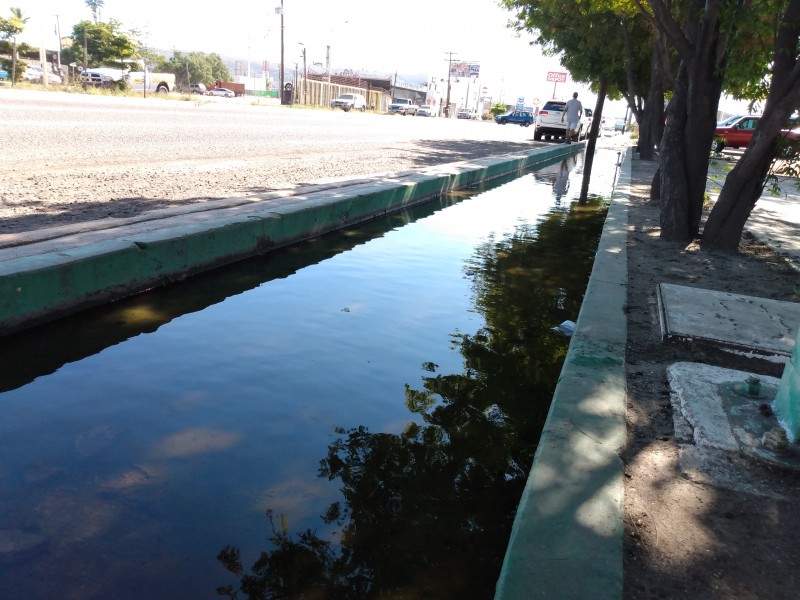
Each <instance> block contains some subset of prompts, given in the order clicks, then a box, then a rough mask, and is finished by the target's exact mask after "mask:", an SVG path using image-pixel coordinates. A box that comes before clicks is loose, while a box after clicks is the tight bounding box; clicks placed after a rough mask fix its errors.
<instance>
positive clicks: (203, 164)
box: [0, 88, 538, 233]
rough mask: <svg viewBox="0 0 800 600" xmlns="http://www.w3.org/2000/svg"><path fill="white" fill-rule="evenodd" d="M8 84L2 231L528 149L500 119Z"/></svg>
mask: <svg viewBox="0 0 800 600" xmlns="http://www.w3.org/2000/svg"><path fill="white" fill-rule="evenodd" d="M254 102H256V101H254V100H253V99H252V98H240V99H223V98H217V99H211V98H205V97H197V98H195V99H192V100H165V99H161V98H146V99H145V98H115V97H104V96H91V95H85V94H67V93H63V92H47V91H41V92H40V91H20V90H13V89H9V88H0V126H2V131H3V135H2V137H0V172H2V173H3V178H2V180H1V181H0V233H11V232H15V231H26V230H32V229H39V228H42V227H49V226H52V225H55V224H60V223H69V222H76V221H83V220H91V219H97V218H102V217H107V216H115V217H116V216H119V217H125V216H132V215H134V214H137V213H139V212H142V211H144V210H150V209H153V208H162V207H165V206H174V205H177V204H185V203H191V202H202V201H204V200H207V199H211V198H227V197H232V196H242V195H250V194H258V193H264V192H268V191H273V190H276V189H291V188H294V187H297V186H299V185H303V184H308V183H316V182H320V181H325V180H329V179H335V178H343V177H355V176H368V175H379V174H381V175H383V174H387V173H392V172H402V171H408V170H410V169H414V168H418V167H422V166H425V165H433V164H441V163H449V162H455V161H458V160H467V159H470V158H474V157H479V156H486V155H487V154H501V153H506V152H510V151H515V150H520V149H530V148H531V147H533V146H535V145H537V144H538V143H536V142H533V140H532V138H533V130H532V129H531V128H522V127H519V126H513V125H506V126H501V125H497V124H495V123H493V122H481V121H471V120H458V119H442V118H425V117H411V116H409V117H403V116H399V115H398V116H389V115H378V114H370V113H356V112H352V111H351V112H349V113H344V112H342V111H331V110H305V109H300V108H290V107H281V106H278V105H275V104H273V103H270V104H266V103H264V102H266V101H263V100H262V104H254Z"/></svg>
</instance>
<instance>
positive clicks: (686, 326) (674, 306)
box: [658, 283, 800, 362]
mask: <svg viewBox="0 0 800 600" xmlns="http://www.w3.org/2000/svg"><path fill="white" fill-rule="evenodd" d="M658 301H659V314H660V318H661V330H662V335H663V336H664V338H665V339H667V338H682V339H692V340H704V341H707V342H709V343H713V344H716V345H719V346H721V347H724V348H728V349H732V350H745V351H749V352H753V353H756V354H760V355H763V356H778V357H779V361H780V362H786V361H787V360H788V358H789V357H790V356H791V354H792V349H793V348H794V343H795V336H796V335H797V331H798V329H800V304H798V303H795V302H782V301H779V300H770V299H767V298H758V297H755V296H744V295H741V294H731V293H728V292H718V291H715V290H704V289H701V288H693V287H686V286H681V285H674V284H668V283H662V284H659V286H658Z"/></svg>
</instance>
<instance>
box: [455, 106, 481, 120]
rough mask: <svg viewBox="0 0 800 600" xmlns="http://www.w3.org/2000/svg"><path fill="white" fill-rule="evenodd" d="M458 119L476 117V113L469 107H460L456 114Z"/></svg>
mask: <svg viewBox="0 0 800 600" xmlns="http://www.w3.org/2000/svg"><path fill="white" fill-rule="evenodd" d="M456 116H457V117H458V118H459V119H477V118H478V113H477V112H476V111H474V110H471V109H469V108H462V109H461V110H460V111H458V114H457V115H456Z"/></svg>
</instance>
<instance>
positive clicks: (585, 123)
mask: <svg viewBox="0 0 800 600" xmlns="http://www.w3.org/2000/svg"><path fill="white" fill-rule="evenodd" d="M566 104H567V102H566V101H565V100H548V101H547V102H545V103H544V106H543V107H542V108H541V110H540V111H539V114H538V115H536V131H535V132H534V134H533V139H535V140H537V141H538V140H541V139H542V137H544V138H545V139H546V140H549V139H550V138H565V137H567V123H566V122H565V121H562V120H561V114H562V113H563V112H564V107H565V106H566ZM591 126H592V110H591V109H590V108H584V109H583V115H582V116H581V121H580V124H579V125H578V133H577V134H576V136H575V137H576V138H577V139H578V140H582V139H584V138H586V136H587V135H589V128H590V127H591Z"/></svg>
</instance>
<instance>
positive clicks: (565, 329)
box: [550, 321, 575, 337]
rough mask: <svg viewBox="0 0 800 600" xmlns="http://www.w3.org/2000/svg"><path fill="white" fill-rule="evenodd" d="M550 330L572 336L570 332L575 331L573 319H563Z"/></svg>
mask: <svg viewBox="0 0 800 600" xmlns="http://www.w3.org/2000/svg"><path fill="white" fill-rule="evenodd" d="M550 331H553V332H555V333H558V334H561V335H563V336H566V337H572V334H573V333H575V321H564V322H563V323H561V325H559V326H558V327H553V328H552V329H550Z"/></svg>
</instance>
